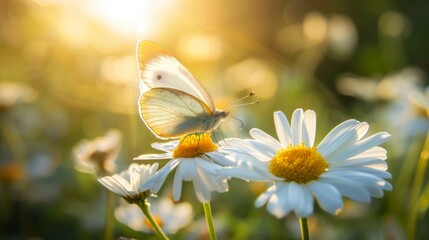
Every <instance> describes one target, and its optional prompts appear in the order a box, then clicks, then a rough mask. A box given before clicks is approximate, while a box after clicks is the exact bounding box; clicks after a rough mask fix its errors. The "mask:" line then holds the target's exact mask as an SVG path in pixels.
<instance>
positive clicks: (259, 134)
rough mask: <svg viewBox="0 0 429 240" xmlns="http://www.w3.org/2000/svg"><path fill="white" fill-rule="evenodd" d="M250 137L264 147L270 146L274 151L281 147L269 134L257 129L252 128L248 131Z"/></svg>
mask: <svg viewBox="0 0 429 240" xmlns="http://www.w3.org/2000/svg"><path fill="white" fill-rule="evenodd" d="M249 134H250V136H252V137H253V138H254V139H255V140H258V141H260V142H263V143H264V144H265V145H268V146H271V147H273V148H274V149H280V148H281V145H280V143H279V141H277V140H276V139H274V138H273V137H271V136H270V135H269V134H267V133H265V132H264V131H262V130H260V129H258V128H252V129H250V131H249Z"/></svg>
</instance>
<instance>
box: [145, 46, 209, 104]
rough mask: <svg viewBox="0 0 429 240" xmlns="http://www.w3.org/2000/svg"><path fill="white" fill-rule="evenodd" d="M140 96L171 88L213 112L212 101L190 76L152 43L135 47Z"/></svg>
mask: <svg viewBox="0 0 429 240" xmlns="http://www.w3.org/2000/svg"><path fill="white" fill-rule="evenodd" d="M137 56H138V64H139V70H140V79H141V80H142V82H143V84H142V85H143V86H141V87H140V89H141V91H142V94H144V92H146V91H148V90H149V89H152V88H171V89H177V90H180V91H182V92H185V93H188V94H190V95H192V96H194V97H196V98H198V99H199V100H201V101H202V102H203V103H205V105H206V106H208V107H209V108H210V110H211V111H212V112H214V111H215V109H216V108H215V105H214V102H213V99H212V98H211V97H210V95H209V93H208V92H207V91H206V90H205V89H204V87H203V86H202V85H201V84H200V83H199V82H198V81H197V80H196V79H195V78H194V77H193V76H192V74H191V73H190V72H189V71H188V70H187V69H186V68H185V67H184V66H183V65H182V64H181V63H180V62H179V61H178V60H177V59H176V58H174V57H173V56H171V55H170V54H169V53H168V52H167V51H165V50H164V49H163V48H161V47H160V46H159V45H157V44H156V43H154V42H151V41H147V40H142V41H140V42H139V43H138V45H137Z"/></svg>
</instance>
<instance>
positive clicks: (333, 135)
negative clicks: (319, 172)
mask: <svg viewBox="0 0 429 240" xmlns="http://www.w3.org/2000/svg"><path fill="white" fill-rule="evenodd" d="M357 124H359V121H356V120H354V119H351V120H347V121H345V122H342V123H340V124H339V125H337V126H336V127H335V128H334V129H332V130H331V131H330V132H329V133H328V134H327V135H326V137H325V138H324V139H323V140H322V141H321V142H320V143H319V145H318V146H317V150H318V151H319V152H320V153H321V154H322V155H324V156H325V155H327V154H329V153H330V152H331V151H332V150H330V148H332V146H335V145H333V143H334V142H336V141H338V138H339V137H342V136H343V135H344V134H345V133H346V132H347V131H349V130H350V129H351V128H353V127H355V126H356V125H357Z"/></svg>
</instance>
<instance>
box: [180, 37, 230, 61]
mask: <svg viewBox="0 0 429 240" xmlns="http://www.w3.org/2000/svg"><path fill="white" fill-rule="evenodd" d="M178 46H179V47H178V51H179V53H180V54H182V55H184V56H187V57H189V58H191V59H192V60H198V61H217V60H219V58H220V57H221V55H222V45H221V42H220V41H219V40H218V39H216V38H215V37H211V36H205V35H201V34H186V35H184V36H182V37H181V38H180V39H179V43H178Z"/></svg>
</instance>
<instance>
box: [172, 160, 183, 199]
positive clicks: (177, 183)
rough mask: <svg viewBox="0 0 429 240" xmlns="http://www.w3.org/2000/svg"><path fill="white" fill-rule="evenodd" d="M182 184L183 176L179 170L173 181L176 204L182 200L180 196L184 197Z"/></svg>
mask: <svg viewBox="0 0 429 240" xmlns="http://www.w3.org/2000/svg"><path fill="white" fill-rule="evenodd" d="M179 166H180V165H179ZM182 183H183V175H182V174H181V173H180V172H179V171H178V170H176V174H174V179H173V199H174V201H176V202H177V201H179V200H180V196H181V195H182Z"/></svg>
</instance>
